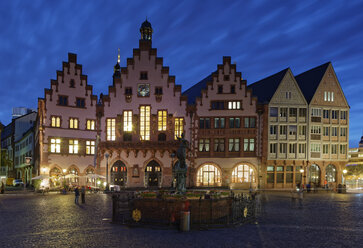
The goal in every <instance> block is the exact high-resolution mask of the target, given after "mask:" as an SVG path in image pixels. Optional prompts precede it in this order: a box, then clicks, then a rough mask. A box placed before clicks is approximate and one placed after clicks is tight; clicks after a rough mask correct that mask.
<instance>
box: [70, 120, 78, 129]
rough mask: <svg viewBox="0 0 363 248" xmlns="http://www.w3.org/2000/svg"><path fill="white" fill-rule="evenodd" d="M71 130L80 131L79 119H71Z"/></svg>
mask: <svg viewBox="0 0 363 248" xmlns="http://www.w3.org/2000/svg"><path fill="white" fill-rule="evenodd" d="M69 128H73V129H78V119H77V118H69Z"/></svg>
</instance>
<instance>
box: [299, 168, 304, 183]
mask: <svg viewBox="0 0 363 248" xmlns="http://www.w3.org/2000/svg"><path fill="white" fill-rule="evenodd" d="M300 173H301V184H304V181H305V175H304V169H300ZM300 187H301V186H300Z"/></svg>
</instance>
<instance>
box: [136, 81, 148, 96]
mask: <svg viewBox="0 0 363 248" xmlns="http://www.w3.org/2000/svg"><path fill="white" fill-rule="evenodd" d="M137 95H138V96H149V95H150V84H138V86H137Z"/></svg>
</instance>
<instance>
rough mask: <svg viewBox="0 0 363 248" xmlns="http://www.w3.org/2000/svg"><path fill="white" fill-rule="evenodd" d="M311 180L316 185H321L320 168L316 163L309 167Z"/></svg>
mask: <svg viewBox="0 0 363 248" xmlns="http://www.w3.org/2000/svg"><path fill="white" fill-rule="evenodd" d="M309 182H310V183H314V184H315V185H316V186H319V185H320V168H319V166H318V165H316V164H312V165H311V166H310V168H309ZM309 182H308V183H309Z"/></svg>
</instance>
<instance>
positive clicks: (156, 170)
mask: <svg viewBox="0 0 363 248" xmlns="http://www.w3.org/2000/svg"><path fill="white" fill-rule="evenodd" d="M145 180H146V182H147V186H149V187H158V186H159V182H160V180H161V167H160V165H159V163H158V162H156V161H155V160H152V161H150V162H149V163H148V164H147V166H146V168H145Z"/></svg>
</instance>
